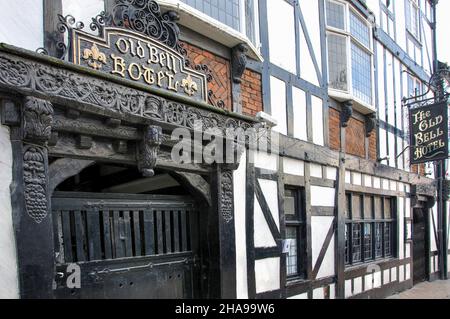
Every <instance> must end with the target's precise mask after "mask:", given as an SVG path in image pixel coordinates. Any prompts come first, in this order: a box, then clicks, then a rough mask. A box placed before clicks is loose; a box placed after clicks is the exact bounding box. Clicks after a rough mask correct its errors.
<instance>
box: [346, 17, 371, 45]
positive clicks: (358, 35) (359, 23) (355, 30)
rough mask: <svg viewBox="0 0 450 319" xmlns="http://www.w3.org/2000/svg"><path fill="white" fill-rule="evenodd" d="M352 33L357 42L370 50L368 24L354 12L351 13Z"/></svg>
mask: <svg viewBox="0 0 450 319" xmlns="http://www.w3.org/2000/svg"><path fill="white" fill-rule="evenodd" d="M350 33H351V35H352V36H353V37H354V38H355V39H356V40H358V41H359V42H361V43H362V44H364V45H365V46H366V48H369V49H370V29H369V27H368V26H367V24H366V22H365V21H364V20H363V19H361V18H360V17H359V16H357V15H356V14H355V13H353V12H350Z"/></svg>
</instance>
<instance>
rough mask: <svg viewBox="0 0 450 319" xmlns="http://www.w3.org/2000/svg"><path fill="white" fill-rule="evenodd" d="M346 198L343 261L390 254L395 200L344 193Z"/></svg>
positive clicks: (356, 261)
mask: <svg viewBox="0 0 450 319" xmlns="http://www.w3.org/2000/svg"><path fill="white" fill-rule="evenodd" d="M346 202H347V205H346V226H345V264H346V265H348V266H352V265H355V264H359V263H369V262H372V261H375V260H378V259H381V258H390V257H393V256H394V250H393V242H394V237H393V236H394V233H393V230H394V225H395V211H394V210H393V209H394V207H396V206H395V200H394V199H393V198H391V197H383V196H377V195H369V194H364V195H363V194H354V193H347V194H346Z"/></svg>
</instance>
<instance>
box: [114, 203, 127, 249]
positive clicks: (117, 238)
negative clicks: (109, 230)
mask: <svg viewBox="0 0 450 319" xmlns="http://www.w3.org/2000/svg"><path fill="white" fill-rule="evenodd" d="M113 215H114V245H115V250H114V252H115V258H123V257H125V246H124V242H123V241H122V238H123V228H122V227H121V220H120V212H119V211H114V214H113Z"/></svg>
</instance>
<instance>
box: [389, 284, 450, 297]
mask: <svg viewBox="0 0 450 319" xmlns="http://www.w3.org/2000/svg"><path fill="white" fill-rule="evenodd" d="M388 299H450V280H446V281H442V280H439V281H434V282H424V283H421V284H418V285H417V286H415V287H414V288H413V289H410V290H407V291H404V292H402V293H400V294H397V295H393V296H391V297H389V298H388Z"/></svg>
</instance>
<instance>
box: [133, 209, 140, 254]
mask: <svg viewBox="0 0 450 319" xmlns="http://www.w3.org/2000/svg"><path fill="white" fill-rule="evenodd" d="M133 229H134V238H133V240H134V256H142V250H141V223H140V219H139V211H135V212H133Z"/></svg>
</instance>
